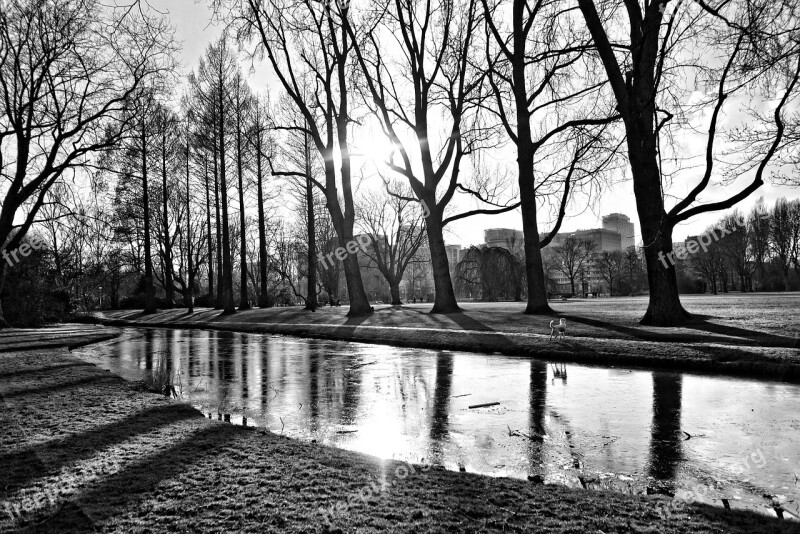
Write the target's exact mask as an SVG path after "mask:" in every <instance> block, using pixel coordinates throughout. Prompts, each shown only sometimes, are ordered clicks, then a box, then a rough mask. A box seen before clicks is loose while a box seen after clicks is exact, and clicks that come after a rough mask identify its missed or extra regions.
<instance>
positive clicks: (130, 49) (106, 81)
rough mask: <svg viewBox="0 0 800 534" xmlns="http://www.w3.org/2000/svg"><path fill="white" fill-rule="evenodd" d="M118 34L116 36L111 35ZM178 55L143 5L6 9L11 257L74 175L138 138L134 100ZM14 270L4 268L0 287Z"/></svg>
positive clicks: (0, 161) (1, 84)
mask: <svg viewBox="0 0 800 534" xmlns="http://www.w3.org/2000/svg"><path fill="white" fill-rule="evenodd" d="M110 27H113V28H114V31H111V32H109V31H106V30H107V28H110ZM172 50H173V45H172V35H171V33H170V29H169V27H168V26H167V24H166V23H165V22H164V20H163V19H162V18H161V17H154V16H151V14H149V13H148V12H147V10H146V8H145V7H143V6H139V5H138V4H133V5H128V6H119V7H111V6H107V5H103V4H101V3H100V2H97V1H93V0H81V1H76V2H51V1H49V0H32V1H31V0H9V1H6V2H4V4H3V9H2V10H0V112H1V113H0V176H1V177H2V181H3V186H2V187H3V191H2V195H3V202H2V209H0V245H2V247H3V249H4V250H5V251H7V252H16V249H17V247H18V246H19V245H20V243H21V242H22V239H23V238H24V237H25V234H26V233H27V232H28V230H29V229H30V227H31V225H32V224H33V222H34V220H35V219H36V217H37V214H38V213H39V210H40V209H41V207H42V205H43V204H44V202H45V198H46V195H47V192H48V190H49V189H50V188H51V187H53V185H54V184H56V183H57V182H58V181H59V180H61V178H62V176H63V175H64V174H65V173H67V172H69V171H70V170H71V169H75V168H76V167H81V166H85V165H87V164H88V163H90V162H91V161H92V158H93V157H95V156H96V155H97V154H98V153H101V152H103V151H105V150H108V149H110V148H112V147H113V146H115V145H116V144H117V143H118V142H119V141H120V140H121V139H123V138H124V137H125V136H127V135H128V134H129V132H130V130H131V126H132V122H133V117H132V116H131V115H130V114H127V113H125V111H126V107H127V106H128V104H129V103H130V100H131V96H132V95H133V94H134V93H135V92H136V91H137V90H138V89H139V88H140V87H142V86H143V85H144V84H145V83H147V81H148V80H149V79H150V78H152V77H153V76H154V75H156V74H157V73H159V72H161V71H162V70H164V69H166V68H169V67H170V66H171V63H170V62H169V61H166V60H165V59H168V58H169V56H170V54H171V53H172ZM23 207H25V208H26V209H25V213H24V214H23V213H22V212H21V209H22V208H23ZM19 216H22V218H21V222H18V217H19ZM5 268H6V266H5V262H3V263H1V264H0V286H2V283H3V277H4V274H5ZM4 323H5V321H4V320H3V319H2V310H1V309H0V324H4Z"/></svg>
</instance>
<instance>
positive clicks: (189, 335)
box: [183, 330, 202, 386]
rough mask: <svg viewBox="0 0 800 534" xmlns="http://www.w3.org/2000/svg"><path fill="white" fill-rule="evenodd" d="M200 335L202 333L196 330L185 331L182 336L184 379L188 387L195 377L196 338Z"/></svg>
mask: <svg viewBox="0 0 800 534" xmlns="http://www.w3.org/2000/svg"><path fill="white" fill-rule="evenodd" d="M201 334H202V332H199V331H197V330H186V331H185V332H184V334H183V335H184V339H186V379H187V381H188V385H190V386H191V384H192V380H193V379H194V377H195V376H197V361H196V358H197V357H198V356H199V355H198V354H197V352H198V351H197V348H196V347H197V345H198V343H197V337H198V336H199V335H201Z"/></svg>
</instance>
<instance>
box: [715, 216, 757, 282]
mask: <svg viewBox="0 0 800 534" xmlns="http://www.w3.org/2000/svg"><path fill="white" fill-rule="evenodd" d="M718 226H719V227H720V228H722V230H723V231H724V232H725V234H726V235H725V237H724V238H722V239H721V240H720V242H719V245H720V250H721V252H722V256H723V258H724V259H725V263H726V264H727V265H728V266H730V268H731V269H733V271H734V272H735V273H736V275H737V276H738V277H739V289H740V290H741V291H742V293H745V292H747V291H748V290H750V291H752V285H753V280H752V279H753V273H754V271H755V267H756V264H755V261H754V259H753V254H752V248H751V247H750V239H749V237H748V235H747V223H746V220H745V218H744V215H742V214H741V213H740V212H739V211H738V210H737V211H734V212H733V213H730V214H728V215H726V216H725V217H723V218H722V220H721V221H720V222H719V223H718Z"/></svg>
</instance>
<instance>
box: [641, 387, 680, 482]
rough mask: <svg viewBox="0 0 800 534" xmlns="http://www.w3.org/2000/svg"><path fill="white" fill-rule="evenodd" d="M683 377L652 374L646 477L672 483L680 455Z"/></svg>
mask: <svg viewBox="0 0 800 534" xmlns="http://www.w3.org/2000/svg"><path fill="white" fill-rule="evenodd" d="M682 384H683V377H682V376H681V375H679V374H672V373H653V424H652V426H651V428H650V435H651V438H650V467H649V475H650V476H652V477H653V478H655V479H656V480H666V481H671V482H674V481H675V477H676V475H677V472H678V464H679V463H680V460H681V456H682V454H683V433H682V431H681V393H682Z"/></svg>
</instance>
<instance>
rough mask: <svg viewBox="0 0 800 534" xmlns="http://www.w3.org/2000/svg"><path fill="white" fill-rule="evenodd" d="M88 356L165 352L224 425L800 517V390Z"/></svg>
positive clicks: (174, 344)
mask: <svg viewBox="0 0 800 534" xmlns="http://www.w3.org/2000/svg"><path fill="white" fill-rule="evenodd" d="M76 353H78V354H79V355H81V356H82V357H83V358H84V359H87V360H89V361H92V362H94V363H97V364H98V365H100V366H101V367H104V368H107V369H110V370H112V371H114V372H116V373H118V374H120V375H122V376H124V377H126V378H129V379H141V378H142V376H143V375H144V373H145V372H147V370H149V369H153V368H154V367H157V366H158V364H159V359H161V358H166V359H167V362H168V365H169V366H170V367H171V368H172V370H174V371H175V372H176V373H177V376H178V377H179V380H178V383H179V385H178V386H177V387H178V389H179V390H180V391H181V394H182V396H183V397H185V398H186V399H187V400H188V401H189V402H191V403H192V404H193V405H195V406H196V407H198V408H199V409H200V410H202V411H203V412H204V413H206V414H209V413H211V414H213V416H214V418H216V417H217V415H216V414H217V413H230V414H232V421H233V422H234V423H238V424H241V422H242V416H243V415H245V416H246V417H247V419H248V424H251V425H257V426H263V427H267V428H269V429H270V430H271V431H273V432H276V433H281V432H282V433H283V434H285V435H288V436H291V437H295V438H298V439H303V440H309V441H310V440H316V441H317V442H319V443H325V444H329V445H334V446H336V447H341V448H345V449H351V450H354V451H360V452H364V453H368V454H372V455H375V456H378V457H381V458H393V459H398V460H405V461H409V462H414V463H426V464H433V465H442V466H444V467H446V468H448V469H464V470H466V471H469V472H474V473H482V474H487V475H493V476H511V477H517V478H533V477H535V478H536V479H540V477H541V478H543V480H544V481H545V482H546V483H562V484H567V485H570V486H575V487H582V486H583V487H589V488H591V487H610V488H613V489H615V490H618V491H624V492H630V493H645V492H649V493H665V494H667V495H673V494H674V495H677V496H678V497H679V498H686V499H688V500H693V501H704V502H707V503H710V504H714V505H717V506H723V505H727V506H730V507H732V508H740V507H746V508H750V509H758V510H760V511H763V512H766V513H770V514H772V515H774V514H775V512H774V511H772V507H773V506H774V505H775V504H776V503H780V505H781V506H782V507H783V509H785V510H786V511H788V512H790V513H792V514H795V515H797V514H798V508H799V506H798V501H800V481H798V476H800V446H799V445H798V441H800V387H798V386H796V385H792V384H784V383H780V382H765V381H750V380H742V379H736V378H716V377H709V376H702V375H692V374H681V373H671V372H659V371H657V372H650V371H642V370H629V369H614V368H600V367H588V366H582V365H575V364H568V365H566V367H565V371H566V377H562V376H561V373H560V372H558V371H559V368H558V367H556V366H554V365H551V364H550V363H548V362H545V361H540V360H530V359H525V358H513V357H506V356H493V355H482V354H473V353H462V352H444V351H431V350H420V349H405V348H396V347H389V346H382V345H368V344H360V343H348V342H336V341H318V340H309V339H301V338H291V337H280V336H268V335H259V334H239V333H228V332H214V331H203V330H158V329H156V330H149V329H126V330H125V331H124V334H123V335H122V336H121V337H120V338H118V339H116V340H114V341H111V342H107V343H103V344H98V345H92V346H90V347H85V348H83V349H80V350H78V351H76ZM488 403H499V404H495V405H493V406H488V407H481V408H470V406H474V405H481V404H488ZM787 518H788V516H787Z"/></svg>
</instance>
